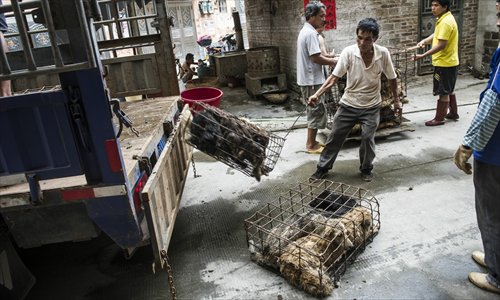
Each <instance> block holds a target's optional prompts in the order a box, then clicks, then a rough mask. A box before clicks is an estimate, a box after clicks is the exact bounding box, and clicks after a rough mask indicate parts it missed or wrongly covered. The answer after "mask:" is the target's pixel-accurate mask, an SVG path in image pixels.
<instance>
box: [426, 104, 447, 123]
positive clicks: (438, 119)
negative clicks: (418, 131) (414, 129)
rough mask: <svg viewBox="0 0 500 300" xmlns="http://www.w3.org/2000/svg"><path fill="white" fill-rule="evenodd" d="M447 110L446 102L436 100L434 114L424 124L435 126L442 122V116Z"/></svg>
mask: <svg viewBox="0 0 500 300" xmlns="http://www.w3.org/2000/svg"><path fill="white" fill-rule="evenodd" d="M447 111H448V102H442V101H439V100H438V101H437V107H436V116H435V117H434V119H432V120H430V121H427V122H425V126H437V125H443V124H444V116H445V115H446V112H447Z"/></svg>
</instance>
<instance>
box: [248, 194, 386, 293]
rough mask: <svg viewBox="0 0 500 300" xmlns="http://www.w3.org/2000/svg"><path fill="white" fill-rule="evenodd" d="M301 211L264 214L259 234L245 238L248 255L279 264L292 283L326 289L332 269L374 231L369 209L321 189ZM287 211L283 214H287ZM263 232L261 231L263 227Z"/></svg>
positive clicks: (309, 289) (330, 285)
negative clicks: (250, 238) (263, 221)
mask: <svg viewBox="0 0 500 300" xmlns="http://www.w3.org/2000/svg"><path fill="white" fill-rule="evenodd" d="M309 207H310V210H307V211H306V212H302V213H297V214H294V213H290V212H287V211H285V212H286V213H281V214H279V215H278V216H275V217H273V218H270V219H268V220H266V222H265V224H266V225H267V226H271V227H272V228H270V229H268V230H262V231H265V232H267V235H264V234H263V235H262V236H263V240H262V241H261V242H260V243H259V242H257V243H255V242H254V241H253V240H251V241H249V244H250V246H251V253H252V254H251V258H252V260H254V261H255V262H257V263H258V264H260V265H263V266H266V267H270V268H272V269H275V270H279V272H280V273H281V274H282V276H283V277H284V278H285V279H287V281H289V282H290V283H292V284H293V285H295V286H297V287H299V288H301V289H303V290H304V291H306V292H307V293H309V294H311V295H315V296H318V297H323V296H327V295H330V294H331V293H332V291H333V288H334V282H333V281H332V279H331V277H330V275H331V274H332V273H333V272H336V271H337V269H338V268H340V266H341V265H342V264H343V263H344V261H345V260H346V259H348V258H349V257H350V254H351V253H353V252H354V251H356V250H358V249H364V247H365V245H366V241H367V240H368V239H369V238H370V237H372V236H373V235H374V233H375V232H376V230H377V229H376V228H374V224H373V220H372V218H373V215H372V211H371V210H370V209H368V208H366V207H364V206H362V205H360V204H359V203H358V201H357V200H355V199H353V198H351V197H348V196H345V195H338V194H335V193H332V192H331V191H328V190H326V191H324V192H323V193H321V194H320V195H319V196H317V197H316V198H315V199H314V200H313V201H311V202H310V203H309ZM285 214H286V215H285ZM261 233H263V232H261Z"/></svg>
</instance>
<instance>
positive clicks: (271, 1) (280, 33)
mask: <svg viewBox="0 0 500 300" xmlns="http://www.w3.org/2000/svg"><path fill="white" fill-rule="evenodd" d="M478 1H483V0H467V1H466V3H464V10H463V11H464V15H463V28H464V29H463V33H462V46H461V53H460V54H461V57H460V59H461V65H462V66H467V65H468V64H472V63H473V62H474V53H475V46H476V24H477V21H478V18H477V15H478ZM245 5H246V15H247V28H248V38H249V44H250V47H251V48H252V47H258V46H267V45H273V46H278V47H279V48H280V59H281V69H282V71H283V72H285V73H286V74H287V78H288V83H289V87H291V88H293V86H294V84H295V82H296V67H295V64H296V61H295V55H296V39H297V36H298V33H299V31H300V29H301V28H302V25H303V23H304V22H305V19H304V17H303V1H302V0H291V1H290V0H245ZM272 6H274V7H275V8H276V9H275V14H274V15H273V14H271V7H272ZM418 11H419V1H418V0H370V1H366V0H337V29H335V30H330V31H327V32H326V33H325V37H326V41H327V45H328V47H329V48H330V49H331V48H335V49H336V52H340V51H341V50H342V49H343V48H345V47H346V46H348V45H350V44H353V43H354V42H355V32H356V26H357V23H358V22H359V20H361V19H363V18H366V17H372V18H375V19H376V20H377V21H378V22H379V24H380V25H381V32H380V37H379V40H378V42H377V43H378V44H379V45H383V46H386V47H395V48H405V47H408V46H413V45H415V44H416V43H417V42H418Z"/></svg>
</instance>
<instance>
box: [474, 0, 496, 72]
mask: <svg viewBox="0 0 500 300" xmlns="http://www.w3.org/2000/svg"><path fill="white" fill-rule="evenodd" d="M495 3H496V2H495V1H492V0H479V9H478V16H479V18H478V22H477V34H476V47H475V50H476V53H475V55H474V67H475V68H476V69H477V70H481V67H484V68H485V71H487V70H489V63H490V60H491V56H492V54H493V52H494V51H495V49H496V48H497V47H498V41H499V34H498V28H497V26H496V22H497V16H496V14H495Z"/></svg>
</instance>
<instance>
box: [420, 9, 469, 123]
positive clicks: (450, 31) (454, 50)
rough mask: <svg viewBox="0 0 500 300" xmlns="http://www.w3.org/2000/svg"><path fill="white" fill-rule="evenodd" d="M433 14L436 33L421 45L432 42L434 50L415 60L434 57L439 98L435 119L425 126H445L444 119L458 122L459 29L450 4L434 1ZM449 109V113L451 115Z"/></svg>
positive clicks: (434, 89) (435, 81) (434, 85)
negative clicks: (456, 91)
mask: <svg viewBox="0 0 500 300" xmlns="http://www.w3.org/2000/svg"><path fill="white" fill-rule="evenodd" d="M431 8H432V14H433V15H434V16H436V17H437V21H436V27H435V30H434V33H433V34H432V35H430V36H429V37H427V38H425V39H423V40H422V41H420V42H419V43H418V44H417V46H420V47H423V46H424V45H426V44H430V43H431V42H432V48H431V49H430V50H429V51H427V52H425V53H424V54H417V55H415V57H414V58H413V59H414V60H419V59H422V58H424V57H426V56H429V55H432V65H433V66H434V76H433V77H434V84H433V93H434V95H439V100H438V102H437V108H436V115H435V117H434V119H432V120H430V121H427V122H425V125H426V126H436V125H443V124H444V119H445V118H446V119H451V120H455V121H456V120H458V118H459V116H458V109H457V99H456V97H455V93H454V89H455V82H456V81H457V75H458V65H459V61H458V26H457V22H456V21H455V18H454V17H453V15H452V14H451V12H450V1H449V0H433V1H432V7H431ZM448 106H449V107H450V112H449V113H448V114H446V113H447V112H448Z"/></svg>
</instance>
